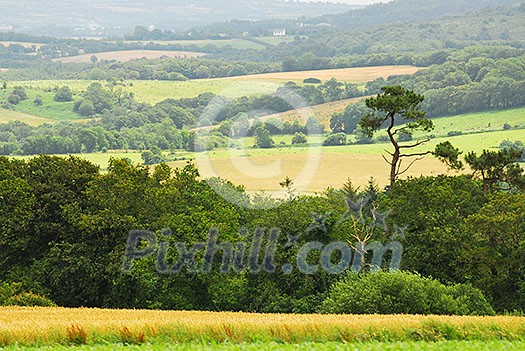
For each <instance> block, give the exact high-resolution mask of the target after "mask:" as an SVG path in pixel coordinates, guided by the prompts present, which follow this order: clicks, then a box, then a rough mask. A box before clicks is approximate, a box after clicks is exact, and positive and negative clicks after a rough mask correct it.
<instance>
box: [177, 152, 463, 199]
mask: <svg viewBox="0 0 525 351" xmlns="http://www.w3.org/2000/svg"><path fill="white" fill-rule="evenodd" d="M321 151H322V150H321ZM286 152H287V153H286V154H284V153H283V154H281V155H258V156H253V157H246V156H241V155H239V154H240V152H239V153H238V154H237V155H235V153H234V154H233V155H232V157H220V158H213V155H210V158H209V159H208V158H207V156H205V155H196V159H195V161H196V165H197V166H198V167H199V171H200V173H201V175H202V176H203V177H205V178H208V177H221V178H224V179H228V180H230V181H231V182H233V183H234V184H239V185H244V186H245V187H246V189H247V190H249V191H250V192H254V191H269V192H279V191H281V190H282V188H281V186H280V185H279V183H280V182H282V181H283V180H284V179H285V178H286V177H290V178H291V179H292V180H294V184H295V187H296V188H297V191H298V192H301V193H313V192H320V191H323V190H326V189H327V188H329V187H332V188H336V189H339V188H341V186H342V185H343V184H344V183H345V182H346V181H347V179H348V178H350V179H351V180H352V183H353V184H354V185H356V186H366V184H367V183H368V180H369V179H370V177H374V178H375V180H376V181H377V182H378V184H379V185H380V186H381V187H384V186H386V185H387V184H388V175H389V170H390V168H389V167H390V166H389V165H388V164H387V163H386V162H385V161H384V160H383V158H382V157H381V155H379V154H375V155H373V154H350V153H334V152H329V153H322V154H320V155H317V156H316V155H315V150H312V152H313V154H309V153H308V149H306V148H297V149H286ZM211 153H213V151H212V152H211ZM208 162H209V163H208ZM405 162H406V165H407V166H408V164H409V162H407V161H405ZM185 164H186V161H177V162H172V163H170V165H171V166H173V167H184V165H185ZM447 173H449V172H448V171H447V167H446V166H445V165H444V164H443V163H441V162H440V161H438V160H437V159H435V158H433V157H430V156H428V157H426V158H424V159H423V160H421V161H418V162H416V163H414V165H413V166H412V167H411V168H410V170H409V171H408V172H407V173H405V174H404V175H403V177H402V178H406V177H408V176H414V177H419V176H421V175H438V174H447ZM450 174H453V173H452V172H451V173H450Z"/></svg>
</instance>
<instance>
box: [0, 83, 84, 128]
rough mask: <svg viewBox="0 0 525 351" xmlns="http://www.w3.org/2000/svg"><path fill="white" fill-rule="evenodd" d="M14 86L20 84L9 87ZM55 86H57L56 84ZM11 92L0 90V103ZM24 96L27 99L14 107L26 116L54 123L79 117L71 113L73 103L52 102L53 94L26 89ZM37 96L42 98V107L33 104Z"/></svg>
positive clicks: (40, 90) (0, 112)
mask: <svg viewBox="0 0 525 351" xmlns="http://www.w3.org/2000/svg"><path fill="white" fill-rule="evenodd" d="M16 85H22V84H12V85H11V86H16ZM56 85H58V82H57V84H56ZM56 85H55V86H56ZM62 85H64V84H62ZM62 85H60V86H62ZM46 88H51V87H46ZM47 90H50V89H47ZM11 91H12V90H11V89H6V90H0V101H6V100H7V97H8V96H9V94H10V93H11ZM26 94H27V99H26V100H22V101H20V103H19V104H18V105H16V107H15V109H16V111H18V112H21V113H24V114H27V115H33V116H38V117H41V118H45V119H48V120H55V121H56V120H72V119H79V118H80V116H79V115H77V114H76V113H74V112H73V104H74V102H73V101H71V102H56V101H54V100H53V97H54V96H55V93H54V92H51V91H45V90H42V89H26ZM37 96H40V97H41V98H42V101H43V103H42V105H37V104H35V103H34V100H35V98H36V97H37ZM1 114H2V111H0V115H1ZM33 122H36V120H34V121H33ZM42 122H43V121H42ZM28 124H29V123H28ZM33 124H34V123H33Z"/></svg>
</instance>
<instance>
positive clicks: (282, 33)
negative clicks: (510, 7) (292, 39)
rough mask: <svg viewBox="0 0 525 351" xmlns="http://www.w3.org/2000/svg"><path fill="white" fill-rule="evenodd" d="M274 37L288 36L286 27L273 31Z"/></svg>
mask: <svg viewBox="0 0 525 351" xmlns="http://www.w3.org/2000/svg"><path fill="white" fill-rule="evenodd" d="M273 36H274V37H285V36H286V29H278V30H274V31H273Z"/></svg>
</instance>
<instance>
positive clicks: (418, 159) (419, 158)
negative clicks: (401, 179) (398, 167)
mask: <svg viewBox="0 0 525 351" xmlns="http://www.w3.org/2000/svg"><path fill="white" fill-rule="evenodd" d="M422 159H423V157H418V158H416V159H415V160H412V162H410V164H409V165H408V167H407V168H405V170H404V171H403V172H399V173H398V174H397V175H398V176H400V175H402V174H405V173H406V172H407V171H408V170H409V169H410V167H412V165H413V164H414V163H416V162H417V161H421V160H422Z"/></svg>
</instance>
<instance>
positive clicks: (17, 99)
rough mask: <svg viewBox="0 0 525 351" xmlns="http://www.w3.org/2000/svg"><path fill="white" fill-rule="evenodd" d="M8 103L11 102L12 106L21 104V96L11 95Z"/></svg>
mask: <svg viewBox="0 0 525 351" xmlns="http://www.w3.org/2000/svg"><path fill="white" fill-rule="evenodd" d="M7 102H9V103H10V104H11V105H17V104H18V103H19V102H20V96H18V95H16V94H11V95H9V96H8V97H7Z"/></svg>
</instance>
